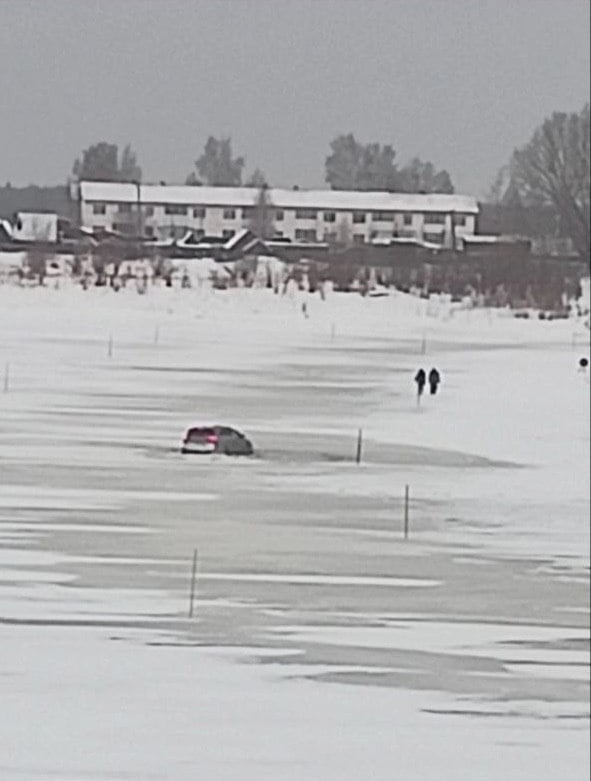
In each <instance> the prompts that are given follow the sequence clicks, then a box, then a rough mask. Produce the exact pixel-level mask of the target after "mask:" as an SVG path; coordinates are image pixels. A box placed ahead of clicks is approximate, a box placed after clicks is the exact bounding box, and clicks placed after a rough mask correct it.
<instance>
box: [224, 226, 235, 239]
mask: <svg viewBox="0 0 591 781" xmlns="http://www.w3.org/2000/svg"><path fill="white" fill-rule="evenodd" d="M235 233H236V231H233V230H230V229H229V228H226V229H224V230H223V231H222V238H223V239H231V238H232V236H233V235H234V234H235Z"/></svg>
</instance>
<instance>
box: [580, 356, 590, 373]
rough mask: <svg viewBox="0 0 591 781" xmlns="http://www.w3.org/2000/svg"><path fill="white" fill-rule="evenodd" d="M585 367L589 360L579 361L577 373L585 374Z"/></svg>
mask: <svg viewBox="0 0 591 781" xmlns="http://www.w3.org/2000/svg"><path fill="white" fill-rule="evenodd" d="M587 366H589V360H588V359H587V358H581V360H580V361H579V371H580V372H586V371H587Z"/></svg>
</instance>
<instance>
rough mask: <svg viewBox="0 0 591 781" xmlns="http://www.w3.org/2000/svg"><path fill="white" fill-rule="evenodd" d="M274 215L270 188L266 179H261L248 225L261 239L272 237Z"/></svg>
mask: <svg viewBox="0 0 591 781" xmlns="http://www.w3.org/2000/svg"><path fill="white" fill-rule="evenodd" d="M273 217H274V215H273V203H272V201H271V196H270V194H269V188H268V186H267V183H266V182H265V181H264V179H261V180H260V184H259V187H258V189H257V194H256V198H255V202H254V207H253V211H252V217H251V219H250V222H249V226H248V227H249V228H250V230H251V231H252V232H253V233H254V234H255V235H256V236H258V237H259V238H260V239H270V238H272V237H273V233H274V224H273Z"/></svg>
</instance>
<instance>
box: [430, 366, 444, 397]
mask: <svg viewBox="0 0 591 781" xmlns="http://www.w3.org/2000/svg"><path fill="white" fill-rule="evenodd" d="M440 382H441V375H440V374H439V372H438V371H437V369H435V368H433V369H431V371H430V372H429V391H430V393H431V396H435V394H436V393H437V388H438V387H439V383H440Z"/></svg>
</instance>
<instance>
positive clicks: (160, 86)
mask: <svg viewBox="0 0 591 781" xmlns="http://www.w3.org/2000/svg"><path fill="white" fill-rule="evenodd" d="M0 86H1V99H2V121H1V123H0V181H1V182H5V181H7V180H10V181H11V182H12V183H13V184H25V183H29V182H36V183H42V184H49V183H58V182H62V181H64V180H65V178H66V176H67V175H68V174H69V172H70V170H71V167H72V162H73V159H74V158H75V157H76V156H77V155H78V154H79V152H80V151H81V150H82V149H83V148H84V147H86V146H88V145H89V144H91V143H93V142H94V141H98V140H106V141H113V142H117V143H119V144H121V145H122V144H125V143H126V142H127V141H130V142H131V143H132V145H133V147H134V148H135V150H136V151H137V153H138V156H139V162H140V164H141V165H142V167H143V170H144V178H145V179H146V180H159V179H165V180H166V181H168V182H173V181H177V182H178V181H184V178H185V176H186V175H187V173H188V172H189V171H190V170H191V168H192V166H193V161H194V160H195V159H196V157H197V156H198V155H199V153H200V150H201V148H202V147H203V144H204V142H205V140H206V138H207V136H208V135H209V134H213V135H219V134H227V135H231V136H232V140H233V146H234V151H235V153H239V154H243V155H245V156H246V161H247V170H248V171H251V170H252V169H254V168H255V167H260V168H262V169H263V170H264V171H265V172H266V174H267V177H268V178H269V180H270V182H271V183H272V184H274V185H277V186H280V185H285V186H291V185H293V184H299V185H300V186H302V187H314V186H322V185H323V179H324V158H325V156H326V154H327V152H328V145H329V142H330V140H331V139H332V138H333V137H334V136H335V135H337V134H339V133H346V132H349V131H352V132H353V133H354V134H355V135H356V136H357V137H358V138H359V139H360V140H362V141H374V140H375V141H380V142H383V143H391V144H392V145H393V146H394V148H395V149H396V150H397V159H398V161H399V162H404V161H405V160H406V159H408V158H410V157H411V156H413V155H419V156H420V157H423V158H428V159H430V160H432V161H433V162H434V163H435V164H436V165H437V166H438V167H442V168H447V169H448V170H449V171H450V173H451V174H452V178H453V180H454V182H455V184H456V189H457V190H458V191H460V192H467V193H473V194H475V195H479V194H481V193H482V192H483V191H485V190H486V189H487V188H488V186H489V184H490V182H491V180H492V178H493V177H494V175H495V173H496V171H497V169H498V168H499V167H500V166H501V165H502V164H503V163H504V162H505V161H506V159H507V158H508V157H509V155H510V153H511V151H512V149H513V147H514V146H516V145H519V144H522V143H524V142H525V141H526V140H527V139H528V138H529V136H530V135H531V132H532V131H533V129H534V128H535V126H536V125H537V124H539V123H540V121H541V120H542V119H543V117H544V116H545V115H547V114H548V113H550V112H551V111H553V110H575V109H577V110H578V109H580V108H581V106H582V105H583V104H584V103H585V102H586V101H587V100H588V96H589V0H0Z"/></svg>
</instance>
